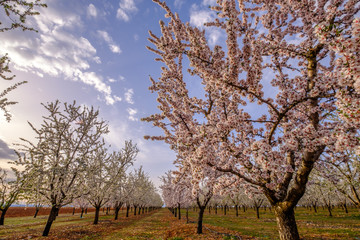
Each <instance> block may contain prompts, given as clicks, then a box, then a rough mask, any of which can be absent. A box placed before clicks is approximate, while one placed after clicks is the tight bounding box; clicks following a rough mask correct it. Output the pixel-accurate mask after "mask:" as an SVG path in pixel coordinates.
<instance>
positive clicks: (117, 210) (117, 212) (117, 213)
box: [115, 206, 120, 220]
mask: <svg viewBox="0 0 360 240" xmlns="http://www.w3.org/2000/svg"><path fill="white" fill-rule="evenodd" d="M119 211H120V206H116V207H115V220H117V219H118V216H119Z"/></svg>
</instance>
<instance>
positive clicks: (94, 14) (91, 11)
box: [87, 3, 97, 18]
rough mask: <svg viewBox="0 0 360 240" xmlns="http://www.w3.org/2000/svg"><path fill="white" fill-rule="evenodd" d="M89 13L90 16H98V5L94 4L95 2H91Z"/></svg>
mask: <svg viewBox="0 0 360 240" xmlns="http://www.w3.org/2000/svg"><path fill="white" fill-rule="evenodd" d="M87 15H88V16H89V17H94V18H96V17H97V9H96V7H95V6H94V4H92V3H90V4H89V6H88V8H87Z"/></svg>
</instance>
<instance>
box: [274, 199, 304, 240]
mask: <svg viewBox="0 0 360 240" xmlns="http://www.w3.org/2000/svg"><path fill="white" fill-rule="evenodd" d="M274 209H275V216H276V222H277V225H278V229H279V235H280V240H299V239H300V236H299V232H298V229H297V226H296V221H295V213H294V208H293V207H289V208H287V209H285V208H283V207H281V206H280V205H277V206H275V207H274Z"/></svg>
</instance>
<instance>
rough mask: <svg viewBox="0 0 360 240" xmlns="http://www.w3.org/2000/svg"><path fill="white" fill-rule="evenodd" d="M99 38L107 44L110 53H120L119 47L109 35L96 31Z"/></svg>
mask: <svg viewBox="0 0 360 240" xmlns="http://www.w3.org/2000/svg"><path fill="white" fill-rule="evenodd" d="M97 32H98V34H99V36H100V37H101V38H102V39H103V40H104V41H105V42H106V43H107V44H108V46H109V48H110V51H112V52H113V53H119V54H120V53H121V49H120V47H119V45H117V44H116V43H115V42H114V40H113V39H112V38H111V37H110V35H109V34H108V33H107V32H105V31H101V30H98V31H97Z"/></svg>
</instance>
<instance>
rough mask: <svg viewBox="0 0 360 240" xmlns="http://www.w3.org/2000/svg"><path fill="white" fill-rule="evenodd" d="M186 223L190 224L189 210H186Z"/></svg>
mask: <svg viewBox="0 0 360 240" xmlns="http://www.w3.org/2000/svg"><path fill="white" fill-rule="evenodd" d="M186 223H189V208H188V207H187V208H186Z"/></svg>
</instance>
